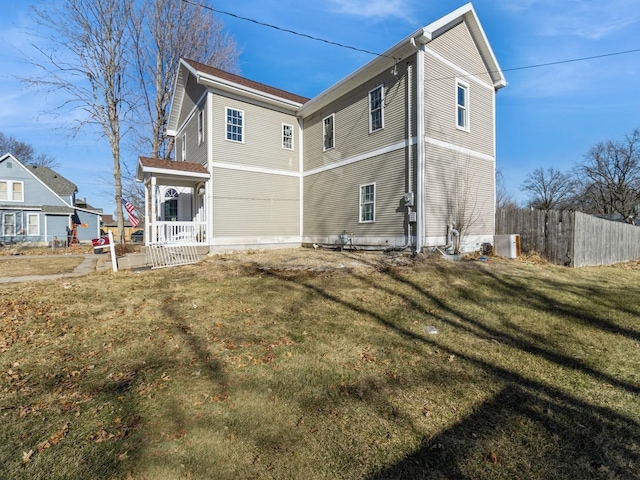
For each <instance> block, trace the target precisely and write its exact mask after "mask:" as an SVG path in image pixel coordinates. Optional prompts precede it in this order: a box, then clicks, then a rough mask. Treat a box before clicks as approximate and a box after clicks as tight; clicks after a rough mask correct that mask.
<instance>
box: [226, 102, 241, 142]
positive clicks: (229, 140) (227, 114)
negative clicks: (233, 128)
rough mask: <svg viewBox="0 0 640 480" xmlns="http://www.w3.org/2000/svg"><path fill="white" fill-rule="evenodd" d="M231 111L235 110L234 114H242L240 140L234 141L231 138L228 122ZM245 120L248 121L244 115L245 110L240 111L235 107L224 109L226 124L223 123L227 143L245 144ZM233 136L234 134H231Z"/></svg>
mask: <svg viewBox="0 0 640 480" xmlns="http://www.w3.org/2000/svg"><path fill="white" fill-rule="evenodd" d="M229 110H233V111H234V112H240V114H241V118H240V121H241V122H242V124H241V125H240V140H234V139H232V138H229V135H230V133H229V130H228V128H229V125H230V124H229V122H228V118H229ZM245 120H246V117H245V114H244V110H240V109H239V108H234V107H224V123H223V125H224V139H225V140H226V141H227V142H233V143H244V139H245V136H246V129H245V127H246V121H245ZM231 135H233V134H231ZM235 135H238V134H235Z"/></svg>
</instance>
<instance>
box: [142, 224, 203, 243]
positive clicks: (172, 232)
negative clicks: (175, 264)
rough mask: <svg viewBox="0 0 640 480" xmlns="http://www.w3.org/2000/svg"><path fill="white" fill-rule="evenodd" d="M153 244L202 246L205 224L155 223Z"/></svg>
mask: <svg viewBox="0 0 640 480" xmlns="http://www.w3.org/2000/svg"><path fill="white" fill-rule="evenodd" d="M155 226H156V235H155V242H152V243H163V244H164V243H181V244H189V243H193V244H204V243H205V242H206V240H207V239H206V231H207V228H206V224H205V222H155Z"/></svg>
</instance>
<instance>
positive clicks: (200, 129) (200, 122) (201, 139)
mask: <svg viewBox="0 0 640 480" xmlns="http://www.w3.org/2000/svg"><path fill="white" fill-rule="evenodd" d="M202 142H204V110H200V111H199V112H198V145H202Z"/></svg>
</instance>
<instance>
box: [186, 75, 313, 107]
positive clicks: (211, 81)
mask: <svg viewBox="0 0 640 480" xmlns="http://www.w3.org/2000/svg"><path fill="white" fill-rule="evenodd" d="M196 78H197V80H198V83H199V84H200V85H205V86H207V87H212V88H218V89H220V90H225V91H229V92H232V93H236V94H239V95H241V96H243V97H249V98H254V99H256V100H260V101H262V102H265V103H268V104H271V105H277V106H279V107H284V108H286V109H287V110H290V111H291V112H294V113H295V112H296V111H297V110H298V109H299V108H300V107H301V106H302V104H301V103H298V102H294V101H292V100H287V99H285V98H282V97H278V96H276V95H271V94H269V93H266V92H262V91H260V90H256V89H254V88H249V87H245V86H244V85H239V84H237V83H234V82H230V81H228V80H224V79H222V78H219V77H213V76H211V75H207V74H204V73H201V72H198V75H197V77H196Z"/></svg>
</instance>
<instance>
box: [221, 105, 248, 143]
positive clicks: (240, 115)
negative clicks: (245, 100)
mask: <svg viewBox="0 0 640 480" xmlns="http://www.w3.org/2000/svg"><path fill="white" fill-rule="evenodd" d="M224 110H225V117H226V124H227V140H230V141H232V142H238V143H244V112H243V111H242V110H236V109H235V108H229V107H225V109H224Z"/></svg>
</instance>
